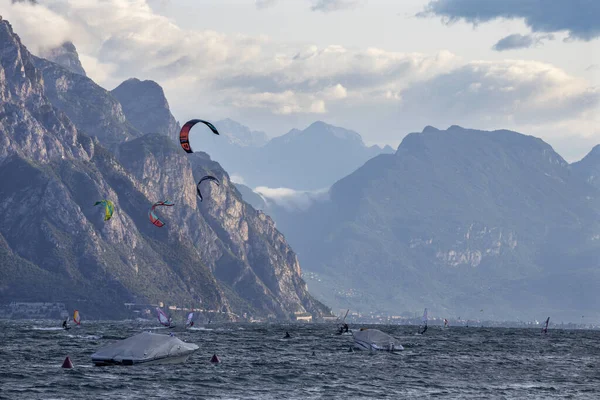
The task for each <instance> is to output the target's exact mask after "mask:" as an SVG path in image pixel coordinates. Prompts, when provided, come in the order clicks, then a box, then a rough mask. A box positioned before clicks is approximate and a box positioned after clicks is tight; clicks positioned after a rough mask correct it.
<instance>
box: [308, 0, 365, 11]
mask: <svg viewBox="0 0 600 400" xmlns="http://www.w3.org/2000/svg"><path fill="white" fill-rule="evenodd" d="M357 4H358V1H355V0H315V1H313V6H312V7H311V10H313V11H322V12H331V11H339V10H346V9H349V8H354V7H356V5H357Z"/></svg>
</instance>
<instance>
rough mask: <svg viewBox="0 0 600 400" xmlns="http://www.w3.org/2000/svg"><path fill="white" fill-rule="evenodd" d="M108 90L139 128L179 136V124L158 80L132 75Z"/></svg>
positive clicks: (174, 136) (143, 131)
mask: <svg viewBox="0 0 600 400" xmlns="http://www.w3.org/2000/svg"><path fill="white" fill-rule="evenodd" d="M110 93H111V94H112V95H113V96H114V97H115V98H116V99H117V100H118V101H119V103H121V105H122V107H123V113H124V114H125V117H126V118H127V120H128V121H130V122H131V123H132V124H133V125H134V126H135V127H136V128H137V129H138V130H139V131H140V132H142V133H161V134H163V135H167V136H169V137H173V138H179V130H180V129H181V127H180V126H179V124H178V123H177V121H176V120H175V118H174V117H173V115H172V114H171V110H170V109H169V102H168V101H167V98H166V97H165V93H164V92H163V89H162V88H161V87H160V86H159V85H158V83H156V82H154V81H140V80H139V79H136V78H131V79H128V80H126V81H125V82H123V83H121V84H120V85H119V86H117V87H116V88H115V89H113V90H112V91H111V92H110ZM176 143H179V139H177V141H176Z"/></svg>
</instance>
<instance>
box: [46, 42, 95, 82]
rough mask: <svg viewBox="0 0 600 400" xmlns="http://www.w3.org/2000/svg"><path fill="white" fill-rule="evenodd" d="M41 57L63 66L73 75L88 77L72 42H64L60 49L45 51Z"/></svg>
mask: <svg viewBox="0 0 600 400" xmlns="http://www.w3.org/2000/svg"><path fill="white" fill-rule="evenodd" d="M41 57H42V58H45V59H46V60H49V61H52V62H54V63H56V64H58V65H61V66H63V67H65V68H66V69H68V70H69V71H71V72H73V73H76V74H79V75H83V76H86V74H85V70H84V69H83V65H81V61H80V60H79V54H78V53H77V49H76V48H75V45H74V44H73V43H72V42H64V43H63V44H62V45H61V46H59V47H56V48H54V49H50V50H47V51H44V52H42V54H41Z"/></svg>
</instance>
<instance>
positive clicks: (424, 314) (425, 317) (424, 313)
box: [423, 308, 427, 325]
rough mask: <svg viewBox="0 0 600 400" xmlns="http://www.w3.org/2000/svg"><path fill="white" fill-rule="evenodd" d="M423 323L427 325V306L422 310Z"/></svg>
mask: <svg viewBox="0 0 600 400" xmlns="http://www.w3.org/2000/svg"><path fill="white" fill-rule="evenodd" d="M423 325H427V308H426V309H425V311H423Z"/></svg>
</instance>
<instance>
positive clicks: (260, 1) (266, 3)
mask: <svg viewBox="0 0 600 400" xmlns="http://www.w3.org/2000/svg"><path fill="white" fill-rule="evenodd" d="M277 1H278V0H255V2H254V4H255V5H256V8H257V9H259V10H264V9H265V8H270V7H273V6H274V5H275V4H277Z"/></svg>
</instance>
